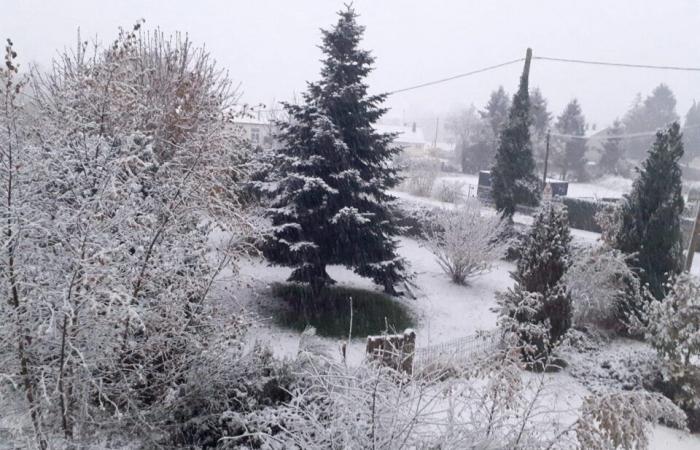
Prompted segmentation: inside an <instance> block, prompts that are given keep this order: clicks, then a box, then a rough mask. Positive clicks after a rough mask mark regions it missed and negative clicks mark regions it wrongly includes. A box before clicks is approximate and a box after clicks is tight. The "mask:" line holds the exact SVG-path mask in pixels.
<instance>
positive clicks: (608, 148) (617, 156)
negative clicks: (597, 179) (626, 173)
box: [598, 119, 625, 175]
mask: <svg viewBox="0 0 700 450" xmlns="http://www.w3.org/2000/svg"><path fill="white" fill-rule="evenodd" d="M623 132H624V128H623V127H622V122H621V121H620V120H619V119H616V120H615V121H614V122H613V124H612V126H611V127H610V128H608V129H607V132H606V134H607V136H606V138H605V141H604V142H603V149H602V152H601V155H600V161H598V166H599V167H600V169H601V171H602V172H603V173H606V174H612V175H619V174H620V163H621V162H622V161H623V155H624V151H625V149H624V147H623V145H622V138H621V137H620V136H621V135H622V133H623Z"/></svg>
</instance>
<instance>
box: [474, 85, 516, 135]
mask: <svg viewBox="0 0 700 450" xmlns="http://www.w3.org/2000/svg"><path fill="white" fill-rule="evenodd" d="M509 110H510V99H509V98H508V94H507V93H506V91H505V89H503V86H498V89H496V90H495V91H493V92H491V96H490V97H489V101H488V103H487V104H486V106H485V107H484V110H483V111H480V114H481V117H482V118H483V119H484V120H486V121H487V122H488V123H489V126H490V127H491V131H493V135H494V136H500V135H501V129H502V128H503V126H504V125H505V124H506V122H507V121H508V111H509Z"/></svg>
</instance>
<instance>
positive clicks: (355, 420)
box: [212, 350, 684, 450]
mask: <svg viewBox="0 0 700 450" xmlns="http://www.w3.org/2000/svg"><path fill="white" fill-rule="evenodd" d="M293 364H294V367H295V370H296V372H295V374H296V376H295V377H294V378H293V379H292V380H291V384H290V385H289V395H290V398H289V399H288V400H286V401H284V402H280V403H267V404H265V405H258V407H253V408H240V407H236V408H232V409H231V410H228V411H226V412H224V413H221V414H218V415H216V416H215V417H216V418H218V422H216V423H217V425H216V430H217V433H219V432H221V431H223V433H224V434H223V435H221V438H220V441H219V443H220V445H222V446H224V447H225V448H240V447H241V446H248V447H261V448H273V449H277V448H279V449H281V448H313V449H322V448H323V449H325V448H339V449H340V448H343V449H344V448H358V449H359V448H375V449H387V450H389V449H395V448H450V449H452V448H485V449H486V448H494V449H496V448H499V449H500V448H570V449H588V448H613V447H610V445H613V444H614V445H619V447H617V448H635V449H644V448H646V444H647V443H648V432H649V427H647V421H658V420H663V421H664V422H665V423H667V424H675V425H677V426H679V427H683V424H684V416H683V413H682V412H680V411H679V410H678V408H676V407H674V406H673V405H672V404H671V403H670V402H669V401H667V400H665V399H664V398H663V397H661V396H657V395H654V394H647V393H644V392H641V393H637V392H625V393H605V394H601V395H593V396H591V397H589V398H587V399H585V401H584V404H583V406H582V407H581V409H580V410H579V411H578V412H575V411H571V410H566V412H568V413H572V412H573V414H562V413H563V412H564V411H562V410H560V409H557V407H556V406H555V405H556V404H557V401H556V396H557V395H558V394H557V392H556V389H553V387H554V386H553V385H552V379H551V378H550V377H549V376H546V375H544V374H541V375H537V376H534V377H533V376H525V375H524V373H523V371H522V368H521V364H520V363H519V356H518V355H517V354H516V353H514V352H512V351H509V350H505V351H499V352H496V353H495V354H492V355H489V356H486V357H484V358H481V359H477V360H475V361H474V362H473V364H472V365H471V367H469V368H467V369H464V368H462V369H453V370H457V371H458V372H455V373H454V374H453V375H455V376H450V374H449V373H447V374H446V373H445V372H444V371H442V370H440V371H436V372H434V373H432V374H431V373H426V372H422V373H421V377H420V378H410V377H407V376H405V375H399V374H398V373H396V372H395V371H393V370H391V369H388V368H383V367H380V366H377V365H373V364H366V365H361V366H358V367H347V366H345V365H343V364H338V363H335V362H333V361H332V360H329V359H327V358H325V357H321V356H318V355H315V354H310V353H307V352H302V353H301V354H300V355H299V357H298V358H297V359H296V361H295V362H294V363H293ZM244 384H245V383H244ZM633 408H637V413H636V414H632V413H631V412H632V410H633ZM212 422H213V420H212ZM217 436H219V434H217ZM591 443H595V444H600V443H605V444H606V445H602V446H596V445H593V446H591V445H590V444H591ZM608 444H609V445H608ZM630 446H631V447H630Z"/></svg>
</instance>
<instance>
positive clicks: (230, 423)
mask: <svg viewBox="0 0 700 450" xmlns="http://www.w3.org/2000/svg"><path fill="white" fill-rule="evenodd" d="M203 364H204V361H203ZM222 366H223V368H220V370H222V371H223V373H221V372H217V371H215V370H211V368H210V367H207V366H204V365H203V366H202V367H199V368H198V369H196V370H195V373H194V374H193V375H192V376H191V379H189V380H188V383H186V384H184V385H183V386H182V387H181V388H180V390H179V391H178V392H177V394H176V396H175V398H174V400H172V405H170V407H169V408H168V410H169V412H170V414H171V416H170V417H169V418H168V420H167V423H166V425H167V429H168V430H169V431H168V436H167V438H166V439H167V440H166V441H165V442H164V443H163V444H164V445H165V446H167V447H169V448H220V447H221V444H222V441H221V439H222V438H226V437H229V438H230V437H233V436H240V435H243V434H246V433H251V434H253V436H251V437H250V438H247V439H244V440H238V441H236V442H237V443H238V444H242V443H246V444H249V445H251V446H253V447H255V444H256V443H255V438H254V433H252V432H254V431H255V430H251V429H250V428H248V427H249V426H250V423H252V421H249V420H246V418H247V417H251V416H252V417H254V416H255V415H256V414H259V413H261V412H263V411H264V410H265V408H270V407H272V408H274V407H277V406H279V405H281V404H283V403H285V402H288V401H289V400H290V399H291V397H292V395H291V391H292V389H293V386H294V385H295V384H297V383H298V380H297V378H296V376H295V374H294V372H295V370H294V367H293V366H292V365H291V363H289V362H286V361H282V360H276V359H275V358H274V357H273V355H272V352H270V351H269V350H268V349H265V348H261V347H259V346H257V345H256V346H255V348H253V349H252V351H251V352H250V353H248V354H247V355H244V356H242V357H241V358H239V359H237V360H236V361H235V363H232V364H222ZM235 418H239V420H233V419H235ZM277 426H278V425H277V424H270V425H269V428H268V431H275V429H276V428H277Z"/></svg>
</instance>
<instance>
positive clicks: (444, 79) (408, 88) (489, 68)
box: [386, 58, 525, 95]
mask: <svg viewBox="0 0 700 450" xmlns="http://www.w3.org/2000/svg"><path fill="white" fill-rule="evenodd" d="M524 60H525V58H518V59H514V60H512V61H507V62H504V63H501V64H496V65H495V66H488V67H484V68H481V69H477V70H472V71H471V72H465V73H460V74H457V75H453V76H451V77H447V78H441V79H439V80H434V81H428V82H426V83H421V84H416V85H414V86H409V87H405V88H402V89H396V90H395V91H389V92H387V93H386V95H394V94H398V93H399V92H406V91H412V90H414V89H420V88H424V87H427V86H433V85H435V84H440V83H445V82H446V81H452V80H456V79H458V78H464V77H468V76H470V75H476V74H477V73H482V72H488V71H489V70H494V69H498V68H500V67H505V66H509V65H511V64H515V63H519V62H522V61H524Z"/></svg>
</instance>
